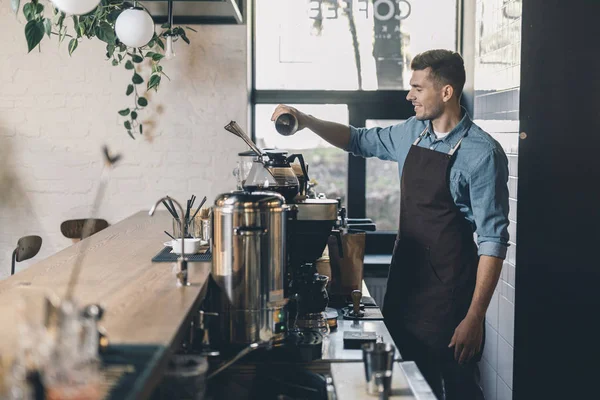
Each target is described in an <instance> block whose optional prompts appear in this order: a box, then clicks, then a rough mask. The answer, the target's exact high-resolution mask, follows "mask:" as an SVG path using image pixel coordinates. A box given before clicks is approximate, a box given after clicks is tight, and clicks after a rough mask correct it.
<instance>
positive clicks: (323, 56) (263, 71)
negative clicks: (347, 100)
mask: <svg viewBox="0 0 600 400" xmlns="http://www.w3.org/2000/svg"><path fill="white" fill-rule="evenodd" d="M431 48H447V49H455V48H456V0H418V1H416V0H346V1H338V0H312V1H311V0H259V1H257V2H256V88H257V89H278V90H297V89H302V90H307V89H313V90H361V89H364V90H377V89H387V90H390V89H391V90H407V89H409V87H408V86H409V85H408V82H409V78H410V61H411V59H412V57H413V56H414V55H416V54H418V53H420V52H422V51H425V50H428V49H431Z"/></svg>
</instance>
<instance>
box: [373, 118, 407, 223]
mask: <svg viewBox="0 0 600 400" xmlns="http://www.w3.org/2000/svg"><path fill="white" fill-rule="evenodd" d="M401 122H404V121H403V120H390V119H387V120H373V119H369V120H367V122H366V124H365V125H366V127H367V128H373V127H376V126H380V127H382V128H383V127H386V126H390V125H395V124H399V123H401ZM366 191H367V218H371V219H372V220H373V222H375V224H376V225H377V230H378V231H397V230H398V221H399V219H400V179H399V177H398V163H397V162H395V161H384V160H380V159H378V158H375V157H371V158H367V188H366Z"/></svg>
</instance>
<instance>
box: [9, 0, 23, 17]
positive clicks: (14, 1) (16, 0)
mask: <svg viewBox="0 0 600 400" xmlns="http://www.w3.org/2000/svg"><path fill="white" fill-rule="evenodd" d="M20 6H21V0H10V7H11V8H12V10H13V12H14V13H15V14H16V13H18V12H19V7H20Z"/></svg>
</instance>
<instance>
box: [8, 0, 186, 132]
mask: <svg viewBox="0 0 600 400" xmlns="http://www.w3.org/2000/svg"><path fill="white" fill-rule="evenodd" d="M20 5H21V0H11V7H12V9H13V11H14V12H15V14H17V13H18V12H19V9H20ZM50 6H51V7H52V17H51V18H49V17H47V16H46V15H47V14H49V13H45V10H46V8H45V6H44V5H43V4H42V2H41V1H40V0H29V1H28V2H27V3H25V4H24V5H23V8H22V13H23V16H24V17H25V19H26V20H27V23H26V24H25V39H26V40H27V48H28V52H31V51H32V50H33V49H35V48H36V47H37V48H39V49H40V50H41V42H42V40H43V39H44V36H48V38H49V39H50V38H51V37H52V36H55V37H57V39H58V43H59V44H60V43H62V42H63V41H65V39H67V38H68V46H67V47H68V52H69V55H72V54H73V52H74V51H75V50H76V49H77V47H78V46H79V44H80V42H82V41H83V39H84V38H87V39H92V38H97V39H99V40H101V41H103V42H105V43H106V59H107V60H108V61H110V63H111V64H112V65H113V66H115V67H116V66H121V65H123V66H124V67H125V69H127V70H129V71H131V73H132V76H131V82H130V83H129V84H128V85H127V88H126V90H125V95H126V96H132V95H133V106H131V107H128V108H125V109H122V110H120V111H118V113H119V115H121V116H123V117H125V118H126V119H125V120H124V121H123V126H124V127H125V129H126V130H127V133H128V134H129V136H131V138H133V139H135V135H134V134H135V133H139V134H143V132H144V131H143V126H142V122H141V121H140V120H139V113H140V111H142V110H144V109H145V108H146V107H147V106H148V99H147V98H146V97H145V96H144V95H143V94H144V93H145V92H147V91H150V90H152V89H154V90H155V91H158V88H159V86H160V84H161V81H162V78H163V77H165V78H167V79H169V77H168V76H167V75H166V74H165V72H164V71H163V67H162V65H160V63H161V61H162V59H163V58H164V50H165V41H166V40H167V38H168V37H169V36H171V37H172V40H173V41H176V40H178V39H179V38H181V39H182V40H183V41H184V42H186V43H187V44H190V40H189V38H188V37H187V35H186V29H188V30H191V31H193V32H196V31H195V30H194V29H192V28H190V27H185V29H184V28H182V27H171V26H170V24H169V23H166V24H163V25H162V26H161V32H160V34H156V33H154V34H153V35H152V36H151V39H150V41H149V42H148V43H147V44H145V45H143V46H140V47H128V46H127V45H125V44H124V43H122V42H121V41H120V40H119V38H118V37H117V35H116V33H115V24H116V22H117V18H118V17H119V15H120V14H121V12H123V11H124V10H128V9H132V8H135V9H139V7H134V4H132V3H131V2H123V1H121V0H102V1H100V4H99V5H98V6H97V7H96V8H95V9H94V10H93V11H91V12H90V13H88V14H85V15H73V16H70V17H67V15H66V14H65V13H64V12H62V11H60V10H59V9H58V8H56V7H54V5H53V4H52V3H50ZM69 19H70V20H71V21H72V24H68V23H67V21H68V20H69ZM145 59H147V60H149V61H150V62H151V64H152V69H151V73H150V75H149V76H147V77H146V79H144V78H143V77H142V76H141V75H140V74H139V73H138V71H137V70H136V65H138V64H141V63H142V62H144V60H145ZM144 83H145V92H144V93H142V91H141V90H139V85H142V84H144Z"/></svg>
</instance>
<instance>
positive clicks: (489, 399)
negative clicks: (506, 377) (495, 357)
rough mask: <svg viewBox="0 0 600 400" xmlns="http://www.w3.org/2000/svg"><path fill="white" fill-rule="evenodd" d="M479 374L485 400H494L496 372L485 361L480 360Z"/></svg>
mask: <svg viewBox="0 0 600 400" xmlns="http://www.w3.org/2000/svg"><path fill="white" fill-rule="evenodd" d="M479 372H480V373H481V386H482V387H483V394H484V396H485V400H496V392H497V389H496V383H497V378H496V376H497V375H496V370H495V369H494V368H492V366H491V365H490V364H488V362H487V361H486V360H481V362H480V363H479Z"/></svg>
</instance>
